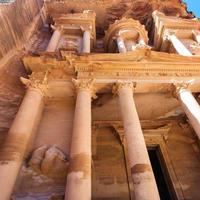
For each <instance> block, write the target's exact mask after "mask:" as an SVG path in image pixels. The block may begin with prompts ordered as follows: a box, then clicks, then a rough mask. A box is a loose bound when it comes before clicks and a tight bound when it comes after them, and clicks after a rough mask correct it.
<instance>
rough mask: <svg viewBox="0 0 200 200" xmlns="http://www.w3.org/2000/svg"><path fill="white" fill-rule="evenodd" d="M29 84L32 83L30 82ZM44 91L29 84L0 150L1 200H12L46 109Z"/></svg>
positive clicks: (40, 86)
mask: <svg viewBox="0 0 200 200" xmlns="http://www.w3.org/2000/svg"><path fill="white" fill-rule="evenodd" d="M23 80H24V79H23ZM27 82H28V83H30V82H29V80H27ZM43 89H44V87H43V86H42V85H40V84H37V85H32V84H31V83H30V84H29V87H28V89H27V91H26V94H25V96H24V99H23V101H22V103H21V105H20V108H19V110H18V112H17V114H16V117H15V119H14V121H13V123H12V125H11V127H10V130H9V132H8V135H7V138H6V140H5V142H4V145H3V146H2V149H1V150H0V196H1V198H0V199H1V200H9V199H10V196H11V194H12V191H13V188H14V185H15V182H16V179H17V176H18V174H19V172H20V168H21V165H22V163H23V159H24V156H25V154H26V150H27V148H28V147H29V145H30V142H31V140H32V139H33V138H34V134H35V132H36V129H37V127H38V123H39V121H40V117H41V114H42V111H43V107H44V102H43V97H44V96H43Z"/></svg>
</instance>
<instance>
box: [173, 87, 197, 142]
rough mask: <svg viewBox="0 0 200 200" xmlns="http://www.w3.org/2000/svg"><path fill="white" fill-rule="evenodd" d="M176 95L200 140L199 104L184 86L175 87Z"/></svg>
mask: <svg viewBox="0 0 200 200" xmlns="http://www.w3.org/2000/svg"><path fill="white" fill-rule="evenodd" d="M175 95H176V97H177V99H178V100H179V102H180V104H181V106H182V108H183V110H184V112H185V114H186V115H187V117H188V119H189V121H190V123H191V125H192V127H193V129H194V130H195V132H196V134H197V136H198V138H199V139H200V106H199V104H198V102H197V101H196V99H195V98H194V96H193V95H192V93H191V91H190V90H189V89H187V87H186V86H184V85H178V86H175Z"/></svg>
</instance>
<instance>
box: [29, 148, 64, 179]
mask: <svg viewBox="0 0 200 200" xmlns="http://www.w3.org/2000/svg"><path fill="white" fill-rule="evenodd" d="M29 165H30V167H31V168H32V169H33V170H34V171H36V172H38V173H41V174H43V175H45V176H47V177H49V178H52V179H62V180H65V177H66V174H67V166H68V157H67V156H66V155H65V154H64V153H63V152H62V151H61V150H60V149H58V148H57V147H55V146H52V147H49V146H42V147H39V148H38V149H36V150H35V151H34V152H33V154H32V156H31V159H30V161H29Z"/></svg>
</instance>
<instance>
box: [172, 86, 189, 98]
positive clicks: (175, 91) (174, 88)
mask: <svg viewBox="0 0 200 200" xmlns="http://www.w3.org/2000/svg"><path fill="white" fill-rule="evenodd" d="M190 84H191V83H173V84H172V95H173V96H174V97H175V98H178V95H179V94H180V93H181V92H183V91H184V90H188V87H189V86H190Z"/></svg>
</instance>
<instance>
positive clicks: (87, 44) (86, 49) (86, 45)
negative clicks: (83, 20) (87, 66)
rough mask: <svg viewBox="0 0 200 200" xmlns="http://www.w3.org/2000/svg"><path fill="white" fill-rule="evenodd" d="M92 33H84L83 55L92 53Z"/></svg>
mask: <svg viewBox="0 0 200 200" xmlns="http://www.w3.org/2000/svg"><path fill="white" fill-rule="evenodd" d="M90 37H91V35H90V31H87V30H86V31H84V32H83V49H82V52H83V53H90V45H91V44H90Z"/></svg>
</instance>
